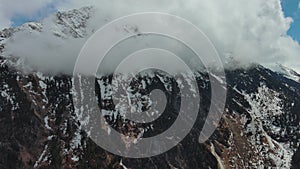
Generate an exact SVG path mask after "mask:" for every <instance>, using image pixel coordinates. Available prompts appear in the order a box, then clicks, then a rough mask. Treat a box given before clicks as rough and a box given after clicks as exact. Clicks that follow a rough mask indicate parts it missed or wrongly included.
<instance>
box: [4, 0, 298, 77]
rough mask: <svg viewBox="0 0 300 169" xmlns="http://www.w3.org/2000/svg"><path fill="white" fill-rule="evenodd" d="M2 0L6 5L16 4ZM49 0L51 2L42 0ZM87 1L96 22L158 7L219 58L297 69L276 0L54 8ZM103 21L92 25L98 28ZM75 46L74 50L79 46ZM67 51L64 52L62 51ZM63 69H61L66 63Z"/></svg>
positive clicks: (167, 0) (114, 2) (115, 2)
mask: <svg viewBox="0 0 300 169" xmlns="http://www.w3.org/2000/svg"><path fill="white" fill-rule="evenodd" d="M0 1H1V0H0ZM2 1H3V0H2ZM6 1H7V2H6V3H7V4H10V5H11V4H15V3H12V2H10V1H9V0H6ZM18 1H22V0H18ZM31 1H32V2H33V1H39V0H31ZM49 1H51V0H46V1H45V2H47V3H48V2H49ZM26 4H28V3H27V2H26ZM87 5H95V6H97V7H98V9H99V11H98V13H97V14H96V16H95V18H96V19H95V18H94V19H95V21H96V20H99V19H102V20H105V19H110V20H112V19H114V18H117V17H121V16H123V15H126V14H130V13H134V12H149V11H151V12H153V11H156V12H168V13H171V14H175V15H179V16H181V17H183V18H186V19H188V20H189V21H191V22H192V23H194V24H195V25H196V26H198V27H199V28H200V29H202V30H203V32H205V33H206V34H207V35H208V37H209V38H210V39H211V40H212V42H213V43H214V45H215V46H216V48H217V50H218V51H219V53H220V54H221V56H223V57H225V56H226V55H228V54H231V55H232V57H233V58H234V59H235V60H236V61H238V62H240V65H247V64H248V63H251V62H257V63H260V64H264V65H270V64H273V63H281V64H283V65H286V66H289V67H292V68H294V69H296V70H297V71H299V72H300V65H299V60H300V47H299V44H298V43H297V42H296V41H294V40H293V39H292V38H291V37H290V36H288V35H287V31H288V29H289V28H290V24H291V22H292V19H291V18H285V17H284V14H283V11H282V8H281V4H280V0H268V1H266V0H251V1H249V0H231V1H228V0H210V1H207V0H186V1H181V0H151V1H149V0H126V1H125V0H110V1H105V0H86V1H79V0H69V1H64V2H61V3H60V4H59V5H57V8H58V9H61V10H68V9H73V8H79V7H82V6H87ZM12 6H13V5H12ZM12 6H11V7H12ZM40 6H43V5H42V3H38V4H36V5H35V7H30V9H27V10H25V13H30V11H34V10H35V9H37V8H39V7H40ZM12 8H16V7H12ZM18 10H20V11H22V10H21V9H19V8H16V11H18ZM2 13H3V12H2ZM0 16H1V14H0ZM0 23H1V22H0ZM97 23H98V22H97ZM103 24H104V23H101V24H91V25H90V26H91V27H94V28H100V26H102V25H103ZM45 38H47V37H46V36H45ZM50 40H51V39H50ZM44 41H45V40H44ZM47 42H48V43H50V42H49V41H47ZM32 43H34V42H32ZM37 43H39V42H37ZM53 43H55V42H53ZM78 44H79V46H78V47H76V48H80V45H82V44H80V43H78ZM33 46H34V45H33ZM74 48H75V47H74ZM68 51H72V52H70V53H71V54H72V56H70V57H71V58H72V59H71V60H72V61H73V60H74V59H75V58H76V57H77V55H76V56H74V50H70V49H68ZM68 51H64V54H65V52H68ZM41 53H44V56H41V57H44V58H49V57H51V55H53V52H51V51H49V52H45V50H44V49H43V50H42V51H41ZM71 54H69V55H71ZM69 55H67V54H65V57H66V59H69V58H68V57H67V56H69ZM41 60H42V59H41ZM54 65H59V63H57V64H54ZM62 67H63V68H64V69H65V67H64V65H62ZM55 69H57V67H55ZM58 70H59V68H58Z"/></svg>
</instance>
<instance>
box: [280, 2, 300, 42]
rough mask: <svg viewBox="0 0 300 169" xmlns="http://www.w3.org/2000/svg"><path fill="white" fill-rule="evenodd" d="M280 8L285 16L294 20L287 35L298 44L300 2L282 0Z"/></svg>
mask: <svg viewBox="0 0 300 169" xmlns="http://www.w3.org/2000/svg"><path fill="white" fill-rule="evenodd" d="M282 8H283V11H284V14H285V16H288V17H292V18H293V20H294V22H293V23H292V24H291V28H290V29H289V31H288V34H289V35H290V36H292V37H293V38H294V39H295V40H297V41H298V42H300V1H299V0H283V1H282Z"/></svg>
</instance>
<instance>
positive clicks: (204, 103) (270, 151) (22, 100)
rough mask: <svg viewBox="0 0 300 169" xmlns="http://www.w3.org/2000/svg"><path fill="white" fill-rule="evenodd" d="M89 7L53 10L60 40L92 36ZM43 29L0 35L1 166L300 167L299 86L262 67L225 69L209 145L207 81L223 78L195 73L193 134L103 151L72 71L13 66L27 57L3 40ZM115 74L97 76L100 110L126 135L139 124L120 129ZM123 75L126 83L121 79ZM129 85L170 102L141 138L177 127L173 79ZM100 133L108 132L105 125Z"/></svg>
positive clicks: (154, 77) (162, 76) (37, 26)
mask: <svg viewBox="0 0 300 169" xmlns="http://www.w3.org/2000/svg"><path fill="white" fill-rule="evenodd" d="M92 11H93V10H92V8H83V9H80V10H72V11H69V12H60V13H58V14H56V15H55V17H54V23H53V24H52V26H53V28H55V29H51V30H52V31H51V32H52V33H53V35H54V36H56V37H58V38H61V39H64V38H70V37H71V38H75V39H78V38H79V39H80V38H83V37H86V36H88V34H89V33H88V31H89V30H86V27H85V25H86V23H87V22H88V19H89V18H90V14H91V13H92ZM44 29H48V28H45V27H44V25H43V24H41V23H27V24H24V25H23V26H21V27H19V28H15V29H6V30H4V31H2V32H0V41H1V42H0V44H1V45H0V51H1V53H0V56H1V58H0V92H1V93H0V127H1V130H0V132H1V137H0V150H1V152H2V153H1V154H0V168H133V169H134V168H265V167H266V168H268V167H271V168H291V167H293V168H299V167H300V164H299V161H300V155H299V154H300V149H299V143H300V124H299V122H300V83H299V81H296V80H294V79H295V78H291V76H289V74H287V73H285V74H283V73H282V72H281V73H278V72H274V71H272V70H269V69H267V68H264V67H263V66H260V65H254V66H252V67H251V68H249V69H247V70H244V69H235V70H226V78H227V83H228V84H227V85H228V86H227V87H228V95H227V102H226V109H225V110H224V114H223V118H222V120H221V122H220V124H219V126H218V128H217V130H216V131H215V133H214V135H213V136H212V137H211V138H210V139H209V140H208V141H207V142H206V143H204V144H200V143H199V142H198V137H199V134H200V131H201V129H202V126H203V123H204V121H205V118H206V116H207V112H208V108H209V106H210V80H218V79H209V78H208V74H207V73H204V72H195V76H196V78H197V83H198V88H199V92H200V94H201V102H200V105H201V107H200V110H199V112H200V113H199V115H198V118H197V120H196V123H195V125H194V127H193V129H192V131H191V132H190V133H189V134H188V136H187V137H186V138H185V139H184V140H183V141H182V142H180V144H178V145H177V146H176V147H174V148H172V149H171V150H170V151H168V152H166V153H164V154H161V155H158V156H155V157H151V158H145V159H129V158H123V157H119V156H116V155H113V154H111V153H109V152H107V151H105V150H103V149H102V148H100V147H98V146H97V145H96V144H95V143H94V142H93V141H92V140H91V139H90V138H89V137H87V134H86V133H85V132H84V131H83V130H82V129H81V126H80V123H79V122H78V120H77V114H76V113H77V112H78V110H76V109H77V108H76V107H74V104H73V100H72V97H73V94H74V91H73V90H72V83H73V80H74V79H73V78H72V77H71V76H69V75H46V74H43V73H41V72H31V73H29V74H24V73H22V72H21V71H20V70H19V69H16V68H15V67H22V62H20V61H19V60H18V59H16V58H14V57H12V56H10V57H8V56H5V53H6V52H3V51H5V49H6V46H5V45H6V42H7V41H8V40H10V39H11V38H12V37H13V36H14V34H16V33H17V32H20V31H24V32H41V31H43V30H44ZM16 65H17V66H16ZM289 72H291V71H289ZM294 75H295V76H296V75H297V74H293V77H294ZM111 78H112V77H111V76H101V77H98V79H97V80H96V91H95V92H96V94H97V96H98V98H99V100H100V102H99V108H100V109H101V110H105V111H106V112H110V113H108V114H105V115H106V116H105V117H106V120H107V122H108V123H109V124H110V125H111V127H112V128H114V129H116V130H118V131H119V132H123V133H124V134H126V135H131V134H138V133H134V132H133V131H132V130H130V127H136V126H131V125H130V124H129V123H125V125H126V126H127V128H124V127H122V124H123V123H124V117H122V113H121V112H118V111H116V110H115V107H114V105H113V104H112V99H111V97H110V95H109V92H102V91H105V90H108V89H109V88H111V84H110V82H111ZM185 78H190V77H189V76H188V75H186V76H185ZM118 80H119V83H122V80H124V79H123V78H122V77H120V78H119V79H118ZM135 84H138V85H137V87H136V85H135ZM140 84H144V85H140ZM82 85H84V84H82ZM132 85H133V88H136V93H135V94H136V95H139V97H143V96H145V97H148V96H147V92H149V91H151V90H152V89H161V90H163V91H164V92H165V93H166V94H167V98H168V99H169V100H170V104H169V105H168V107H167V108H166V111H165V112H164V115H163V116H162V117H161V118H160V119H159V120H158V121H156V123H154V124H153V126H154V127H153V128H151V129H149V131H148V132H145V133H143V136H145V137H146V136H151V135H154V134H157V133H160V132H163V131H164V130H165V129H167V128H168V127H169V126H170V125H172V122H173V121H172V120H166V118H171V119H175V118H176V113H174V112H176V110H178V107H177V106H176V103H177V101H178V100H176V99H175V98H176V96H177V95H178V93H177V92H176V90H168V89H169V88H170V87H171V88H172V89H173V88H174V89H176V84H175V82H174V81H172V80H171V79H170V77H168V76H167V75H165V74H160V73H155V74H154V75H152V76H143V77H138V78H137V79H136V81H135V82H134V83H133V84H132ZM184 85H187V84H184ZM145 104H146V105H147V104H148V103H144V102H143V103H141V101H137V102H136V106H137V108H141V109H142V107H143V106H145ZM139 105H143V106H142V107H139ZM137 127H140V126H137ZM128 128H129V129H128ZM103 130H105V131H107V132H109V129H108V128H103ZM124 144H125V143H124Z"/></svg>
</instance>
